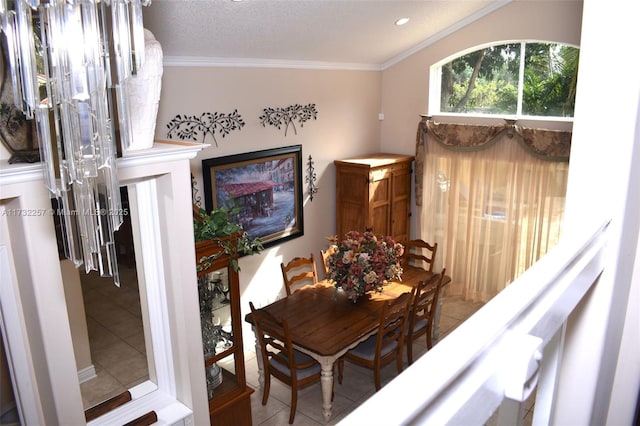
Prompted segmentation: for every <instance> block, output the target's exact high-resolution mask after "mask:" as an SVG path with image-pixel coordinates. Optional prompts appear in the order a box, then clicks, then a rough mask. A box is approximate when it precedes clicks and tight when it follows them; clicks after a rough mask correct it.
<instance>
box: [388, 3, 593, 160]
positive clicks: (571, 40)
mask: <svg viewBox="0 0 640 426" xmlns="http://www.w3.org/2000/svg"><path fill="white" fill-rule="evenodd" d="M581 19H582V1H575V0H566V1H514V2H512V3H509V4H508V5H506V6H504V7H502V8H500V9H498V10H497V11H495V12H493V13H492V14H490V15H487V16H486V17H484V18H482V19H480V20H478V21H476V22H473V23H471V24H469V25H467V26H465V27H464V28H462V29H461V30H459V31H456V32H454V33H452V34H451V35H449V36H447V37H445V38H443V39H442V40H439V41H438V42H436V43H434V44H432V45H431V46H428V47H426V48H424V49H423V50H421V51H419V52H417V53H415V54H414V55H412V56H410V57H408V58H407V59H405V60H403V61H402V62H399V63H397V64H395V65H394V66H391V67H389V68H387V69H386V70H384V71H383V73H382V112H383V113H384V116H385V118H384V122H383V125H382V133H381V143H382V149H383V150H385V149H392V148H394V149H395V150H397V151H399V152H402V153H406V154H413V153H414V152H415V146H414V144H415V137H416V129H417V127H418V122H419V120H420V114H428V113H429V111H428V109H427V106H428V97H429V68H430V67H431V65H433V64H435V63H437V62H439V61H441V60H443V59H445V58H447V57H448V56H451V55H453V54H455V53H457V52H460V51H462V50H466V49H470V48H472V47H474V46H478V45H482V44H487V43H493V42H497V41H507V40H540V41H555V42H562V43H568V44H573V45H579V44H580V23H581Z"/></svg>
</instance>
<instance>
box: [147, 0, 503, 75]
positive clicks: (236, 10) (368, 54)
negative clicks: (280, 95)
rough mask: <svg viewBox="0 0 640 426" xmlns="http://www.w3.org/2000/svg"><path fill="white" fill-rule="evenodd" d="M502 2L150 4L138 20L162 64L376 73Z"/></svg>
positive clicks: (171, 0) (214, 0) (191, 0)
mask: <svg viewBox="0 0 640 426" xmlns="http://www.w3.org/2000/svg"><path fill="white" fill-rule="evenodd" d="M510 1H511V0H497V1H496V0H471V1H464V0H449V1H445V0H421V1H419V0H412V1H401V0H386V1H385V0H371V1H368V0H275V1H274V0H243V1H235V2H234V1H231V0H206V1H205V0H153V1H152V3H151V5H150V6H147V7H145V8H143V14H144V23H145V27H146V28H148V29H149V30H151V32H153V33H154V35H155V37H156V39H157V40H158V41H159V42H160V44H161V45H162V49H163V53H164V57H165V60H168V61H171V60H175V61H180V60H182V61H206V62H226V63H233V62H238V63H242V62H249V61H253V62H257V63H258V62H269V61H271V62H273V61H275V62H282V61H286V62H312V63H327V64H333V65H338V66H339V65H340V64H342V65H344V66H360V67H370V68H381V67H384V66H385V64H388V63H390V62H393V61H395V60H397V59H398V58H400V57H402V56H403V55H406V54H407V53H410V52H412V51H413V50H415V49H418V48H420V47H424V45H425V43H428V42H429V41H431V40H434V39H437V38H439V37H442V36H443V35H446V34H448V32H450V31H451V30H453V29H455V28H458V27H459V26H461V25H464V24H466V23H469V22H471V21H473V20H474V19H477V18H479V17H481V16H484V15H485V14H486V13H489V12H490V11H493V10H495V9H497V8H499V7H501V6H503V5H504V4H506V3H508V2H510ZM401 17H408V18H410V21H409V23H408V24H406V25H404V26H401V27H398V26H396V25H394V22H395V21H396V20H397V19H398V18H401Z"/></svg>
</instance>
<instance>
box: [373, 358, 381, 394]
mask: <svg viewBox="0 0 640 426" xmlns="http://www.w3.org/2000/svg"><path fill="white" fill-rule="evenodd" d="M373 382H374V383H375V385H376V392H378V391H379V390H380V388H381V387H382V386H381V385H380V363H379V362H378V361H376V362H375V363H374V364H373Z"/></svg>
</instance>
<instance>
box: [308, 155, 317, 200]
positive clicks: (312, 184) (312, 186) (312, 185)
mask: <svg viewBox="0 0 640 426" xmlns="http://www.w3.org/2000/svg"><path fill="white" fill-rule="evenodd" d="M305 181H306V182H307V184H308V185H309V200H311V201H313V196H314V195H315V194H317V193H318V187H317V186H316V172H315V170H314V168H313V158H311V156H309V159H308V160H307V177H306V178H305Z"/></svg>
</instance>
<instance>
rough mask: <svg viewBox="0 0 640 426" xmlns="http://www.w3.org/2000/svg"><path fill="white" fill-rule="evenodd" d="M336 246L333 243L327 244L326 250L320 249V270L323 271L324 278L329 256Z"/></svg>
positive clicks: (327, 268)
mask: <svg viewBox="0 0 640 426" xmlns="http://www.w3.org/2000/svg"><path fill="white" fill-rule="evenodd" d="M336 251H338V248H337V247H336V246H334V245H331V246H329V248H327V249H326V250H320V259H322V270H323V271H324V278H325V279H326V278H327V274H328V273H329V257H331V255H333V254H334V253H335V252H336Z"/></svg>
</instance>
